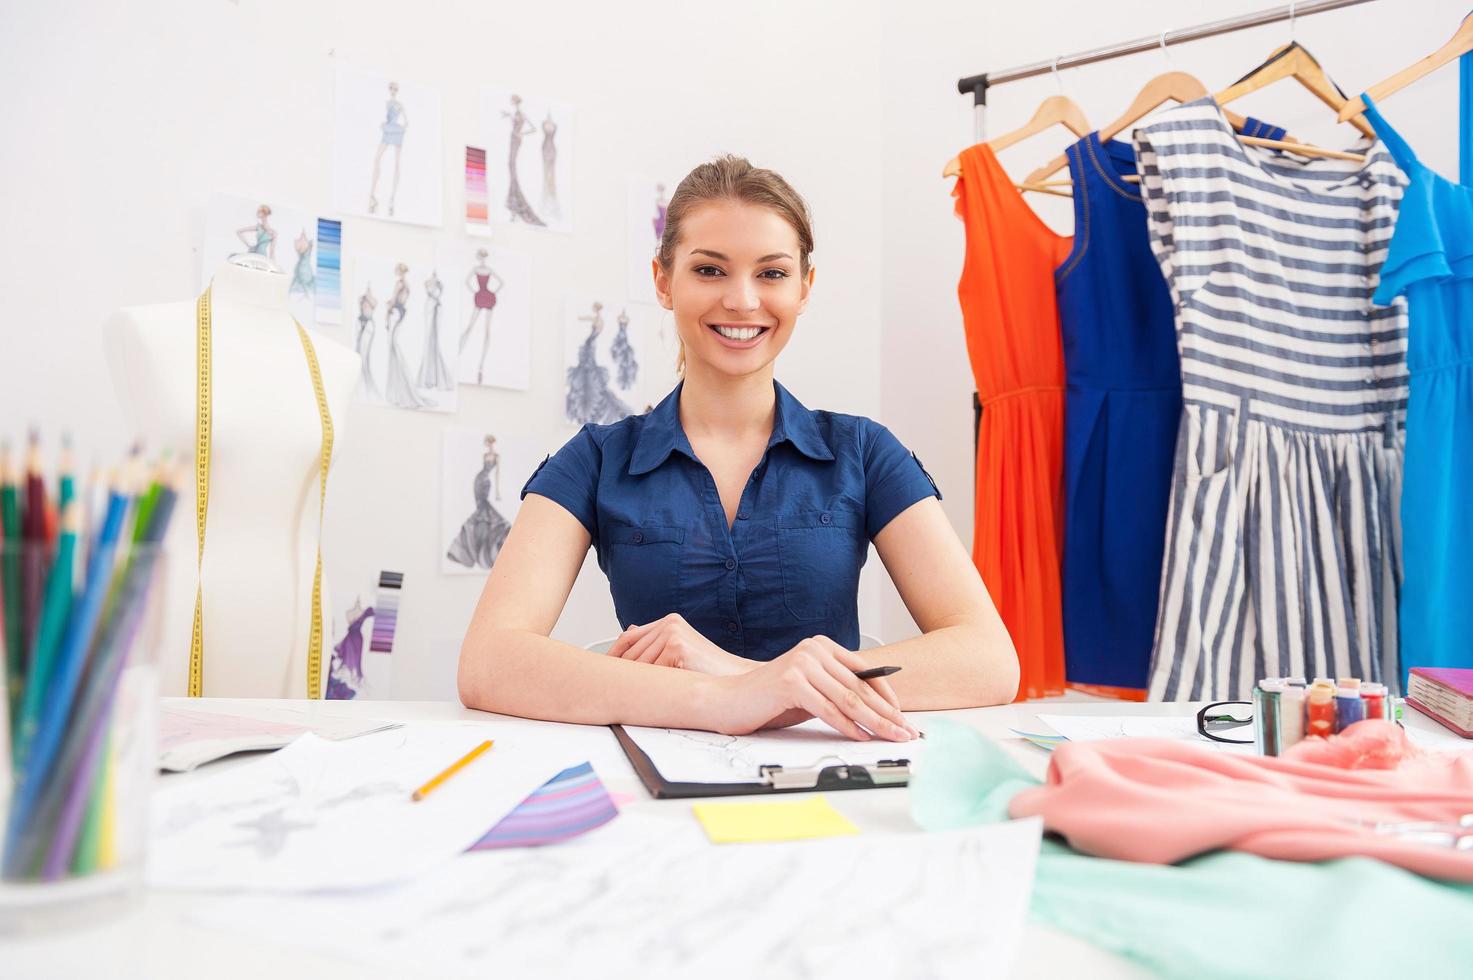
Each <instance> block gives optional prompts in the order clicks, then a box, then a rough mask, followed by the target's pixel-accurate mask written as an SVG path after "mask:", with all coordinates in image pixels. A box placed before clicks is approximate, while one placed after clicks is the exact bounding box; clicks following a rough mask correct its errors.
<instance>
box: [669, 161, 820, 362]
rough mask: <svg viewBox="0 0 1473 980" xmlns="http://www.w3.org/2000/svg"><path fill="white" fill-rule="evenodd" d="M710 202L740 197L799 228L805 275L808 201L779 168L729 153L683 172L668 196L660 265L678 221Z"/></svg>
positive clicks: (671, 250) (675, 239)
mask: <svg viewBox="0 0 1473 980" xmlns="http://www.w3.org/2000/svg"><path fill="white" fill-rule="evenodd" d="M712 201H739V202H741V203H743V204H756V205H759V206H761V207H764V208H770V209H771V210H773V211H775V212H777V214H778V215H779V216H780V217H781V218H782V219H783V220H785V221H786V222H787V223H788V224H790V225H792V226H793V230H794V231H795V232H797V233H798V268H799V270H800V272H801V274H802V275H805V276H806V275H808V256H809V255H810V254H812V252H813V223H812V216H811V215H810V214H809V211H808V202H806V201H804V200H803V196H802V195H801V194H799V193H798V192H797V191H795V190H793V185H791V184H789V183H788V182H787V181H786V180H784V179H783V178H782V175H781V174H779V173H777V171H775V170H764V169H762V168H761V167H754V166H752V163H751V161H749V160H748V159H747V158H746V157H739V156H736V155H734V154H731V153H727V154H725V155H723V156H719V157H717V158H716V159H714V160H712V161H710V162H709V163H703V164H701V165H700V166H698V167H696V168H695V169H694V170H692V171H691V172H690V173H688V174H686V175H685V179H684V180H682V181H681V182H680V184H679V186H677V187H676V188H675V193H674V194H672V195H671V196H670V203H669V204H668V205H667V206H666V208H665V233H664V234H663V235H661V236H660V248H659V251H658V252H656V253H655V258H656V259H658V260H659V263H660V268H662V269H664V270H665V272H666V273H667V274H668V273H669V272H670V269H671V267H672V266H673V265H674V264H675V243H676V242H678V241H680V225H681V223H682V222H683V221H684V220H685V216H686V215H688V214H690V213H691V212H692V211H694V210H695V209H696V208H698V207H700V206H701V205H702V204H708V203H710V202H712ZM675 370H676V372H677V373H679V374H684V373H685V344H681V345H680V355H679V357H678V358H676V361H675Z"/></svg>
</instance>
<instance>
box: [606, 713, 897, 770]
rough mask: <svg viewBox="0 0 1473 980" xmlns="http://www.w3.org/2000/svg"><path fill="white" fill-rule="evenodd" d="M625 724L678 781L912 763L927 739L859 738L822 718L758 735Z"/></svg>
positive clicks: (658, 765)
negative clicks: (767, 769)
mask: <svg viewBox="0 0 1473 980" xmlns="http://www.w3.org/2000/svg"><path fill="white" fill-rule="evenodd" d="M911 724H915V719H911ZM916 727H918V728H919V727H921V726H919V725H917V726H916ZM624 730H625V731H626V732H628V733H629V735H630V736H631V737H632V738H633V739H634V741H635V744H637V745H638V746H639V747H640V748H641V749H643V750H644V751H645V753H646V754H647V755H648V756H649V757H650V760H651V761H653V762H654V764H655V768H656V769H658V770H659V771H660V775H661V776H664V777H665V779H666V780H667V781H669V782H674V783H750V782H755V781H756V780H757V770H758V767H759V766H791V767H796V768H803V769H806V768H809V767H812V766H816V765H822V766H834V765H844V764H848V765H872V764H874V763H876V762H880V761H881V760H885V759H909V760H910V761H911V763H912V768H914V767H915V764H916V763H917V762H918V761H919V759H920V757H921V749H922V748H923V747H924V746H925V744H926V741H925V739H912V740H911V741H909V742H885V741H881V740H880V739H874V740H872V741H869V742H855V741H852V740H851V739H847V738H845V737H844V736H842V735H840V734H839V733H838V732H835V731H834V730H833V729H832V728H830V727H829V726H828V725H825V724H824V723H823V722H821V721H818V720H813V721H805V722H804V723H803V724H801V725H794V726H793V727H792V728H777V729H773V730H771V731H765V732H758V733H757V734H755V735H718V734H716V733H714V732H696V731H687V730H685V729H680V728H634V727H629V726H626V727H625V729H624Z"/></svg>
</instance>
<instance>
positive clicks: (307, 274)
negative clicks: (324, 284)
mask: <svg viewBox="0 0 1473 980" xmlns="http://www.w3.org/2000/svg"><path fill="white" fill-rule="evenodd" d="M292 244H293V246H294V247H295V248H296V250H297V265H296V268H295V269H293V270H292V284H291V286H290V288H288V290H287V293H288V295H290V294H291V293H301V294H302V295H303V296H311V295H312V294H313V293H314V292H315V291H316V289H317V271H316V269H315V267H314V266H313V264H312V249H313V246H314V245H316V242H314V241H312V239H311V238H309V237H308V236H307V230H306V229H305V228H304V229H302V230H301V231H299V232H297V240H296V241H295V242H293V243H292Z"/></svg>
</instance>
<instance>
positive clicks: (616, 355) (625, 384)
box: [609, 310, 639, 391]
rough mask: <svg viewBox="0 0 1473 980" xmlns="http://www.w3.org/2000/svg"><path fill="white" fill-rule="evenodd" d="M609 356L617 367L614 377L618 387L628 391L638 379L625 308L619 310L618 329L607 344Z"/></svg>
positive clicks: (637, 369) (636, 362) (637, 365)
mask: <svg viewBox="0 0 1473 980" xmlns="http://www.w3.org/2000/svg"><path fill="white" fill-rule="evenodd" d="M609 356H610V357H612V358H613V359H614V366H615V367H617V368H618V369H619V374H618V377H617V379H616V381H617V383H618V385H619V387H620V388H622V389H624V390H625V391H628V390H629V388H630V386H631V385H633V384H634V382H635V381H637V380H638V379H639V361H637V360H636V359H635V357H634V347H633V345H631V344H630V343H629V313H628V311H626V310H620V311H619V331H618V332H617V333H615V334H614V342H613V343H612V344H610V345H609Z"/></svg>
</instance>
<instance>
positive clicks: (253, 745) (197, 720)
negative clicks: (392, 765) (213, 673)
mask: <svg viewBox="0 0 1473 980" xmlns="http://www.w3.org/2000/svg"><path fill="white" fill-rule="evenodd" d="M398 727H399V725H398V723H397V722H390V721H377V720H375V719H371V718H352V719H349V718H317V719H313V720H311V721H310V723H309V722H308V720H307V719H306V718H299V720H296V721H291V720H282V719H280V718H279V717H274V716H272V715H270V714H267V715H265V716H263V717H245V716H243V715H227V714H222V713H220V712H215V711H192V710H190V709H188V708H180V707H176V706H174V705H165V706H164V709H163V712H162V714H161V716H160V718H159V768H160V769H164V770H168V771H170V772H188V771H189V770H191V769H193V768H195V767H196V766H199V765H203V764H204V763H206V762H212V761H214V760H215V759H223V758H224V757H225V756H227V755H233V754H234V753H236V752H255V751H260V750H263V749H279V748H281V747H282V746H284V745H288V744H290V743H291V742H292V741H294V740H295V739H296V738H297V736H299V735H302V734H305V733H306V732H312V733H313V734H314V735H317V736H318V737H320V738H325V739H329V740H332V741H338V740H340V739H345V738H354V737H356V736H359V735H368V734H370V733H372V732H381V731H386V730H388V729H390V728H398Z"/></svg>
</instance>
